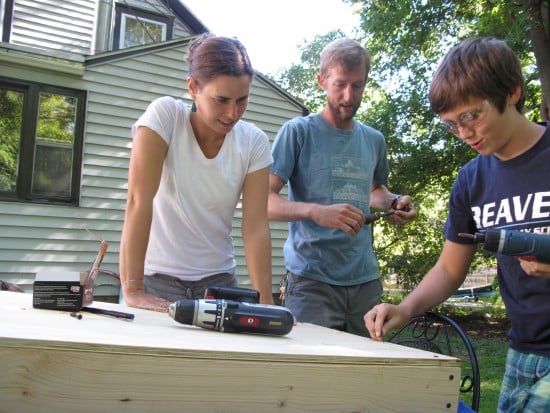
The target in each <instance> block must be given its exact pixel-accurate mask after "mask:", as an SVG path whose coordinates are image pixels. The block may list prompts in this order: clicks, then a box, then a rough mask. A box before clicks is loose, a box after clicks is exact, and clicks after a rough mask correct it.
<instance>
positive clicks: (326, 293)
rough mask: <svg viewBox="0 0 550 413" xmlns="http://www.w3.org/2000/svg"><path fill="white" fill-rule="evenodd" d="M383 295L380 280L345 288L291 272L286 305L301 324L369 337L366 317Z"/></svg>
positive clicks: (286, 291) (288, 275)
mask: <svg viewBox="0 0 550 413" xmlns="http://www.w3.org/2000/svg"><path fill="white" fill-rule="evenodd" d="M381 295H382V282H381V281H380V279H376V280H372V281H369V282H366V283H363V284H358V285H352V286H349V287H342V286H338V285H331V284H326V283H322V282H319V281H315V280H311V279H309V278H305V277H301V276H299V275H296V274H293V273H291V272H289V273H288V274H287V285H286V289H285V296H284V300H285V302H284V304H285V306H286V307H287V308H288V309H289V310H290V311H291V312H292V314H294V317H296V319H297V320H298V321H299V322H303V323H312V324H317V325H320V326H324V327H328V328H333V329H336V330H342V331H346V332H348V333H352V334H356V335H360V336H364V337H369V333H368V331H367V328H366V327H365V321H364V320H363V316H364V315H365V313H366V312H367V311H369V310H370V309H371V308H372V307H374V306H375V305H376V304H378V303H380V296H381Z"/></svg>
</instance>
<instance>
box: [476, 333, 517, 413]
mask: <svg viewBox="0 0 550 413" xmlns="http://www.w3.org/2000/svg"><path fill="white" fill-rule="evenodd" d="M470 341H471V342H472V345H473V346H474V349H475V351H476V354H477V359H478V363H479V371H480V376H481V395H480V403H479V413H494V412H496V410H497V403H498V395H499V393H500V385H501V383H502V376H503V375H504V363H505V361H506V351H507V349H508V345H507V344H506V343H505V342H502V341H496V340H493V339H476V338H471V337H470Z"/></svg>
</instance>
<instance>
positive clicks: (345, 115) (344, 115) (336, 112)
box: [327, 101, 359, 121]
mask: <svg viewBox="0 0 550 413" xmlns="http://www.w3.org/2000/svg"><path fill="white" fill-rule="evenodd" d="M327 103H328V107H329V109H330V111H331V113H332V115H333V116H334V117H335V118H337V119H340V120H342V121H347V120H351V119H353V118H354V117H355V114H356V113H357V111H358V110H359V105H356V106H355V107H354V108H353V110H352V111H351V112H348V111H345V112H342V111H341V110H340V105H339V104H338V103H336V104H335V103H333V102H331V101H327Z"/></svg>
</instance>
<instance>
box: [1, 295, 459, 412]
mask: <svg viewBox="0 0 550 413" xmlns="http://www.w3.org/2000/svg"><path fill="white" fill-rule="evenodd" d="M94 306H97V307H102V308H109V309H116V310H118V311H127V312H132V313H134V314H135V320H134V321H122V320H119V319H115V318H109V317H105V316H101V315H97V314H88V313H83V318H82V319H81V320H78V319H76V318H73V317H70V316H69V314H68V313H67V312H61V311H55V310H38V309H34V308H32V296H31V295H30V294H21V293H11V292H10V293H7V292H0V326H1V331H0V357H1V360H2V375H1V376H0V400H2V403H0V412H4V411H6V412H11V411H33V412H63V411H67V412H94V413H95V412H98V411H110V412H111V411H112V412H142V411H143V412H163V413H164V412H171V411H178V412H182V411H183V412H187V411H189V412H218V411H219V412H260V411H261V412H270V411H274V412H275V411H276V412H327V413H328V412H376V413H379V412H422V413H426V412H444V411H449V412H454V411H456V403H457V400H458V386H459V383H458V381H459V378H460V367H459V361H458V360H456V359H454V358H451V357H446V356H441V355H437V354H433V353H429V352H425V351H421V350H416V349H411V348H408V347H402V346H398V345H395V344H391V343H379V342H374V341H372V340H369V339H365V338H362V337H357V336H354V335H350V334H347V333H342V332H338V331H334V330H330V329H325V328H322V327H318V326H314V325H310V324H299V325H297V326H296V327H295V328H294V329H293V330H292V331H291V333H290V334H289V335H287V336H284V337H268V336H259V335H251V334H230V333H221V332H217V331H211V330H205V329H202V328H198V327H194V326H186V325H182V324H179V323H176V322H175V321H174V320H172V319H171V318H170V317H169V316H168V315H167V314H162V313H155V312H149V311H145V310H138V309H131V308H127V307H125V306H120V305H118V304H108V303H99V302H96V303H94ZM453 408H454V410H453Z"/></svg>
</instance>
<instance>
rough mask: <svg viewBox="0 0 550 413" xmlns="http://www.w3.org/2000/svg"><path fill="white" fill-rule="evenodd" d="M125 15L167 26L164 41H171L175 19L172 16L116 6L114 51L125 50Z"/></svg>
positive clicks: (120, 5)
mask: <svg viewBox="0 0 550 413" xmlns="http://www.w3.org/2000/svg"><path fill="white" fill-rule="evenodd" d="M125 15H129V16H133V17H135V18H136V19H138V20H139V19H140V18H142V19H146V20H148V21H152V22H157V23H159V24H160V25H165V26H166V33H165V38H164V39H162V41H166V40H171V39H172V34H173V29H174V18H173V17H172V16H163V15H161V14H157V13H152V12H150V11H146V10H141V9H136V8H134V7H129V6H125V5H122V4H116V6H115V27H114V32H113V50H120V49H123V47H122V45H121V41H120V40H121V35H122V26H123V21H122V19H123V17H124V16H125Z"/></svg>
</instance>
